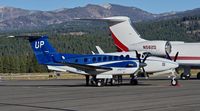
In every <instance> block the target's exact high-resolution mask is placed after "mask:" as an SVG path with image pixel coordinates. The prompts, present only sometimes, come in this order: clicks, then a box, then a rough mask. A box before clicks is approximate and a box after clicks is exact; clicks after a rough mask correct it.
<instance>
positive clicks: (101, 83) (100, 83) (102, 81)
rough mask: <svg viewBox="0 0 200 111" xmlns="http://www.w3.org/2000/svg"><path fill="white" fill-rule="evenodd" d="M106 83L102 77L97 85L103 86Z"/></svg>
mask: <svg viewBox="0 0 200 111" xmlns="http://www.w3.org/2000/svg"><path fill="white" fill-rule="evenodd" d="M103 85H104V80H103V79H102V80H101V79H99V80H97V86H98V87H102V86H103Z"/></svg>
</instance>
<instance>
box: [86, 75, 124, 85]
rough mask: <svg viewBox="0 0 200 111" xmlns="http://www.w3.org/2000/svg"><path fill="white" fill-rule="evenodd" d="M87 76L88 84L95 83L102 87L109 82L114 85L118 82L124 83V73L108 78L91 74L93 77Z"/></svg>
mask: <svg viewBox="0 0 200 111" xmlns="http://www.w3.org/2000/svg"><path fill="white" fill-rule="evenodd" d="M85 78H86V86H89V85H93V86H98V87H102V86H104V85H108V84H110V85H112V86H113V85H116V84H122V75H118V76H114V77H113V78H109V79H106V78H98V79H97V78H96V76H91V79H90V76H89V75H86V76H85Z"/></svg>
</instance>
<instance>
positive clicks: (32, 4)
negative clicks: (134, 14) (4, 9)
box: [0, 0, 200, 13]
mask: <svg viewBox="0 0 200 111" xmlns="http://www.w3.org/2000/svg"><path fill="white" fill-rule="evenodd" d="M105 3H113V4H120V5H125V6H133V7H138V8H141V9H143V10H146V11H148V12H151V13H163V12H170V11H184V10H189V9H194V8H200V0H0V6H11V7H18V8H24V9H31V10H45V11H49V10H55V9H60V8H73V7H77V6H85V5H87V4H105Z"/></svg>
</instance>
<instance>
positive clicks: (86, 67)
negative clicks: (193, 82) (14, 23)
mask: <svg viewBox="0 0 200 111" xmlns="http://www.w3.org/2000/svg"><path fill="white" fill-rule="evenodd" d="M9 37H10V38H12V37H15V38H25V39H28V40H29V42H30V44H31V47H32V49H33V52H34V54H35V56H36V58H37V61H38V63H39V64H42V65H46V66H47V68H48V69H49V70H53V71H62V72H66V71H68V72H73V73H76V74H81V75H85V77H86V84H87V85H89V77H90V76H92V77H93V78H92V79H91V82H92V83H94V84H96V85H97V86H102V85H104V83H105V80H106V81H107V80H108V79H110V80H111V82H110V83H111V84H113V83H114V81H115V79H114V76H118V75H127V74H128V75H131V79H130V83H131V84H137V83H138V82H137V72H138V70H140V69H141V68H142V69H143V67H147V69H146V70H147V71H154V70H155V71H171V73H172V80H171V84H172V86H176V85H177V83H178V81H177V79H175V78H176V75H175V68H177V67H178V64H177V63H176V62H173V61H171V60H168V59H164V58H160V57H148V56H145V57H144V58H142V59H141V58H140V55H139V54H138V53H137V51H135V52H123V53H104V54H95V55H94V54H93V55H91V54H89V55H81V54H63V53H59V52H57V51H56V50H55V49H54V48H53V47H52V46H51V44H50V43H49V42H48V37H47V36H9ZM161 64H162V65H161ZM147 65H148V66H147ZM148 69H149V70H148ZM152 69H154V70H152ZM143 71H144V72H145V70H143Z"/></svg>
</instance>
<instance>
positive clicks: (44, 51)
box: [9, 36, 57, 64]
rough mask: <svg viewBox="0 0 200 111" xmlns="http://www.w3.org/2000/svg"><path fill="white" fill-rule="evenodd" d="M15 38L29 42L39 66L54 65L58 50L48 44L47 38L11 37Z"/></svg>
mask: <svg viewBox="0 0 200 111" xmlns="http://www.w3.org/2000/svg"><path fill="white" fill-rule="evenodd" d="M9 37H15V38H24V39H27V40H29V42H30V44H31V48H32V50H33V52H34V54H35V56H36V58H37V61H38V62H39V64H49V63H53V58H52V56H53V55H54V54H57V52H56V50H55V49H54V48H53V47H52V46H51V44H50V43H49V42H48V37H47V36H9Z"/></svg>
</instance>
